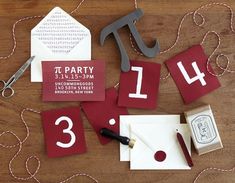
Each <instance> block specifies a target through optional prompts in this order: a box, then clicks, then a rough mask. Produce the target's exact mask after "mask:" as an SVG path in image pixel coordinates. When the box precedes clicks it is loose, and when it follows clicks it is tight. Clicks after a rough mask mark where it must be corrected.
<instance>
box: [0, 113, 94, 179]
mask: <svg viewBox="0 0 235 183" xmlns="http://www.w3.org/2000/svg"><path fill="white" fill-rule="evenodd" d="M26 111H28V112H32V113H36V114H40V112H39V111H36V110H34V109H30V108H25V109H23V110H22V111H21V114H20V117H21V120H22V123H23V124H24V127H25V129H26V136H25V138H24V139H23V140H21V139H20V138H19V137H18V136H17V135H16V133H14V132H13V131H4V132H2V133H0V138H1V137H2V136H4V135H6V134H10V135H12V136H13V137H14V138H16V140H17V143H16V144H14V145H6V144H2V143H0V147H2V148H7V149H12V148H15V147H18V151H17V152H16V153H15V154H14V156H13V157H12V158H11V160H10V162H9V164H8V168H9V172H10V175H11V176H12V177H13V178H14V179H16V180H19V181H27V180H30V179H34V180H35V181H36V182H38V183H41V182H40V181H39V180H38V179H37V177H36V175H37V174H38V171H39V169H40V166H41V162H40V159H39V158H38V157H37V156H29V157H28V158H27V160H26V162H25V169H26V171H27V173H28V175H29V176H27V177H19V176H17V175H15V174H14V171H13V168H12V163H13V161H14V160H15V159H16V158H17V157H18V156H19V154H20V152H21V150H22V148H23V144H24V143H25V142H26V140H27V139H28V137H29V136H30V130H29V127H28V125H27V123H26V121H25V119H24V113H25V112H26ZM32 160H36V162H37V167H36V169H35V170H34V171H30V169H29V163H30V162H31V161H32ZM78 176H84V177H87V178H89V179H90V180H92V181H93V182H96V183H98V180H97V179H95V178H94V177H92V176H91V175H89V174H86V173H77V174H74V175H72V176H70V177H68V178H67V179H65V180H63V181H60V182H59V183H65V182H68V181H69V180H71V179H74V178H75V177H78Z"/></svg>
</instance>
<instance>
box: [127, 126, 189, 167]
mask: <svg viewBox="0 0 235 183" xmlns="http://www.w3.org/2000/svg"><path fill="white" fill-rule="evenodd" d="M177 132H179V133H180V134H181V135H182V136H183V139H184V142H185V144H186V146H187V149H188V151H189V153H190V154H191V145H190V142H191V140H190V131H189V128H188V125H187V124H174V123H172V124H170V123H157V122H155V124H153V123H152V124H144V123H141V124H137V123H131V124H130V134H131V138H132V139H135V140H136V142H135V145H134V147H133V149H131V150H130V169H131V170H147V169H149V170H153V169H160V170H165V169H168V170H171V169H191V168H190V167H189V166H188V164H187V161H186V159H185V156H184V154H183V151H182V149H181V146H180V144H179V142H178V140H177V136H176V134H177ZM156 153H158V154H159V155H160V158H159V159H160V160H159V159H158V158H156ZM162 153H163V155H164V156H163V158H162Z"/></svg>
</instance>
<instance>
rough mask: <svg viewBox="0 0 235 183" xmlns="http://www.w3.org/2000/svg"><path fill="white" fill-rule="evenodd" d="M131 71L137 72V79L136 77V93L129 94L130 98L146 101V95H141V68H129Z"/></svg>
mask: <svg viewBox="0 0 235 183" xmlns="http://www.w3.org/2000/svg"><path fill="white" fill-rule="evenodd" d="M131 70H132V71H137V72H138V77H137V85H136V93H129V97H130V98H143V99H146V98H147V95H146V94H141V93H140V91H141V86H142V77H143V67H133V66H132V67H131Z"/></svg>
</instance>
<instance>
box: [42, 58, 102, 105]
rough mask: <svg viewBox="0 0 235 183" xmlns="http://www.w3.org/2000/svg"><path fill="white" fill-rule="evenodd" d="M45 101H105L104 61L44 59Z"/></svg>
mask: <svg viewBox="0 0 235 183" xmlns="http://www.w3.org/2000/svg"><path fill="white" fill-rule="evenodd" d="M42 71H43V101H103V100H104V95H105V94H104V91H105V64H104V62H103V61H44V62H42Z"/></svg>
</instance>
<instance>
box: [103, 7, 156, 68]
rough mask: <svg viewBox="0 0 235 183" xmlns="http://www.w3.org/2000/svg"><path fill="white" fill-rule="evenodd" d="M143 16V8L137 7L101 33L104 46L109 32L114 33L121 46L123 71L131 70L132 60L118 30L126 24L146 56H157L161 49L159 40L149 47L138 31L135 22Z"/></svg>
mask: <svg viewBox="0 0 235 183" xmlns="http://www.w3.org/2000/svg"><path fill="white" fill-rule="evenodd" d="M142 16H143V12H142V10H141V9H136V10H135V11H134V12H132V13H130V14H128V15H126V16H124V17H122V18H120V19H118V20H116V21H115V22H113V23H112V24H109V25H108V26H106V27H105V28H103V30H102V31H101V33H100V44H101V45H102V46H103V44H104V41H105V39H106V37H107V36H108V35H109V34H113V35H114V38H115V40H116V42H117V45H118V48H119V51H120V54H121V70H122V71H123V72H128V71H129V70H130V61H129V57H128V55H127V53H126V50H125V48H124V46H123V43H122V41H121V39H120V36H119V34H118V32H117V31H118V29H120V28H122V27H124V26H125V25H128V27H129V29H130V32H131V34H132V36H133V37H134V39H135V42H136V44H137V46H138V48H139V49H140V51H141V52H142V53H143V54H144V55H145V56H146V57H155V56H156V55H157V54H158V53H159V51H160V48H159V44H158V41H157V40H155V45H154V46H153V47H152V48H148V47H147V46H146V45H145V43H144V41H143V40H142V38H141V36H140V34H139V32H138V31H137V29H136V27H135V25H134V22H135V21H136V20H139V19H140V17H142Z"/></svg>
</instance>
